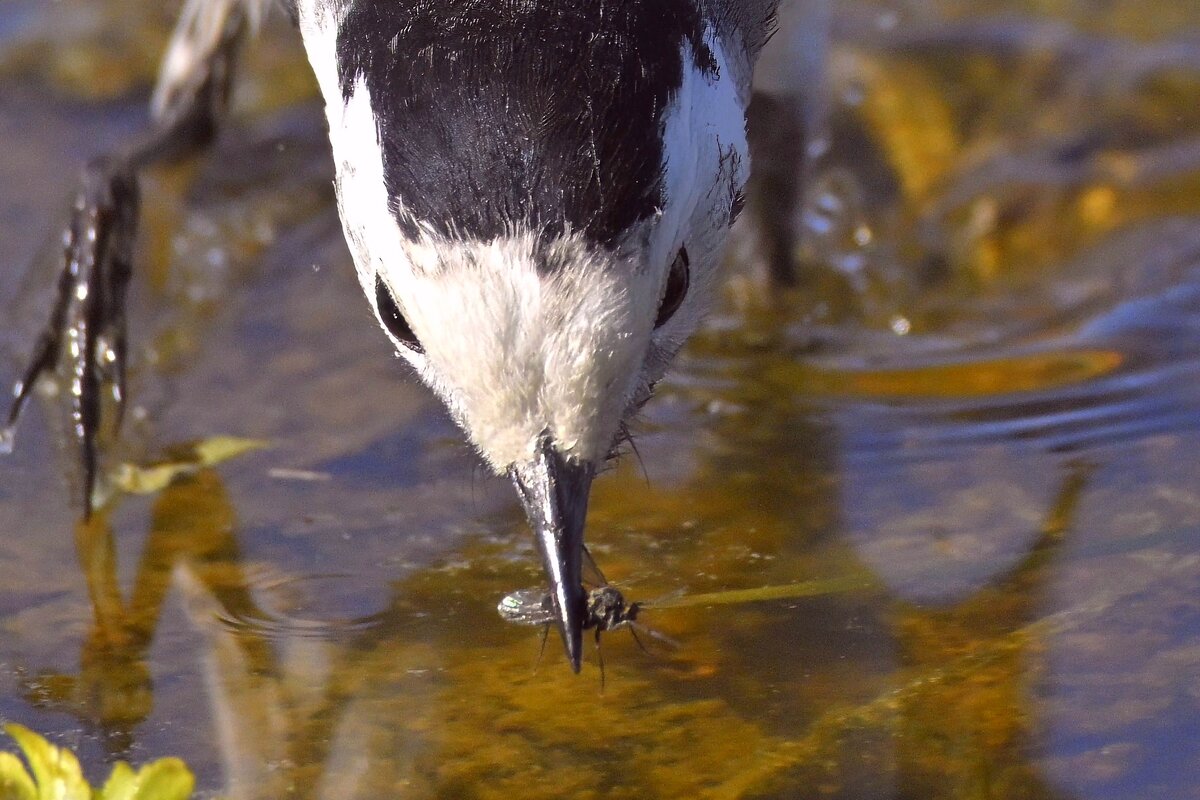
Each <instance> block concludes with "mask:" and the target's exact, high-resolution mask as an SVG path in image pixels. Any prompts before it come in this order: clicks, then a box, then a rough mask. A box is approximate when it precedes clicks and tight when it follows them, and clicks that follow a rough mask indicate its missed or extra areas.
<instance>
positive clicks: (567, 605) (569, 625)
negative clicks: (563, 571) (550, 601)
mask: <svg viewBox="0 0 1200 800" xmlns="http://www.w3.org/2000/svg"><path fill="white" fill-rule="evenodd" d="M555 588H556V589H558V590H559V593H558V597H559V598H560V603H561V605H560V611H559V632H560V633H561V634H562V640H563V647H565V648H566V651H567V661H569V662H571V671H572V672H574V673H575V674H576V675H578V674H579V668H580V665H581V664H582V663H583V612H584V605H585V604H586V602H587V598H586V596H585V595H584V592H583V587H582V586H580V585H579V584H578V583H576V584H574V585H573V586H562V587H555Z"/></svg>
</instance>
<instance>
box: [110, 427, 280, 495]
mask: <svg viewBox="0 0 1200 800" xmlns="http://www.w3.org/2000/svg"><path fill="white" fill-rule="evenodd" d="M269 446H270V443H269V442H266V441H264V440H262V439H246V438H242V437H240V436H211V437H209V438H208V439H202V440H201V441H198V442H195V443H193V444H190V445H188V446H187V447H186V449H181V452H180V453H179V454H178V456H177V457H175V458H172V459H170V460H167V461H163V462H160V463H157V464H150V465H147V466H137V465H136V464H122V465H120V466H119V467H118V468H117V470H116V472H115V473H114V475H113V479H112V480H113V483H114V484H115V485H116V486H118V487H119V488H120V489H121V490H122V491H124V492H128V493H130V494H153V493H155V492H158V491H161V490H162V489H165V488H166V487H167V485H168V484H170V483H171V482H172V481H174V480H175V479H176V478H180V477H183V476H185V475H192V474H195V473H196V472H197V471H198V470H200V469H202V468H204V467H212V466H215V465H217V464H220V463H221V462H222V461H228V460H229V459H231V458H236V457H237V456H240V455H243V454H245V453H249V452H251V451H254V450H262V449H263V448H266V447H269Z"/></svg>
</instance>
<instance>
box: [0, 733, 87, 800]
mask: <svg viewBox="0 0 1200 800" xmlns="http://www.w3.org/2000/svg"><path fill="white" fill-rule="evenodd" d="M4 730H5V731H7V732H8V735H9V736H11V737H12V738H14V739H16V741H17V745H18V746H19V747H20V748H21V752H23V753H24V754H25V759H26V760H27V761H28V762H29V767H30V769H32V770H33V777H34V780H35V781H36V782H37V794H36V795H35V796H36V797H37V800H91V798H92V788H91V787H90V786H88V784H87V781H85V780H84V779H83V770H81V769H80V768H79V760H78V759H77V758H75V756H74V754H73V753H71V751H70V750H64V749H61V748H58V747H55V746H54V745H52V744H50V743H49V742H47V741H46V740H45V739H43V738H42V737H41V736H38V735H37V734H36V733H34V732H33V731H31V730H29V729H28V728H26V727H24V726H22V725H16V724H10V725H5V726H4Z"/></svg>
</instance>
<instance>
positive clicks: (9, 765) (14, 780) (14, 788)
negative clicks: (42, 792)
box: [0, 753, 37, 800]
mask: <svg viewBox="0 0 1200 800" xmlns="http://www.w3.org/2000/svg"><path fill="white" fill-rule="evenodd" d="M0 800H37V787H35V786H34V785H33V778H31V777H29V773H28V772H26V771H25V765H24V764H22V763H21V759H19V758H17V757H16V756H14V755H13V754H12V753H0Z"/></svg>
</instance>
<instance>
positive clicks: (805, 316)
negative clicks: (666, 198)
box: [0, 0, 1200, 800]
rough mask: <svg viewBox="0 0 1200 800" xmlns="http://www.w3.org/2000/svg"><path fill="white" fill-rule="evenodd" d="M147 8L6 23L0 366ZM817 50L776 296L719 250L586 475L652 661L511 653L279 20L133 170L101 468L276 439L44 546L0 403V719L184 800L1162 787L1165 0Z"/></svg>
mask: <svg viewBox="0 0 1200 800" xmlns="http://www.w3.org/2000/svg"><path fill="white" fill-rule="evenodd" d="M964 8H966V9H970V12H971V13H965V12H964ZM809 13H810V14H812V16H811V17H810V19H819V18H820V17H821V15H820V14H819V13H816V12H813V11H811V10H810V12H809ZM169 18H170V9H166V10H162V9H159V8H158V7H157V5H154V4H144V3H141V2H134V1H133V0H120V2H116V1H115V0H114V2H111V3H107V4H103V5H100V4H95V3H82V2H69V3H56V4H53V5H52V6H51V5H48V4H40V3H25V2H14V3H11V4H9V5H6V6H4V7H3V8H0V143H3V147H4V151H3V156H2V157H0V262H2V263H3V264H4V274H5V275H6V276H9V277H8V278H7V279H6V280H4V281H3V282H2V283H0V301H2V302H3V303H4V304H5V305H4V308H5V309H6V311H5V314H6V316H5V318H4V319H3V321H2V322H3V324H0V345H3V348H4V355H5V360H4V361H3V362H2V364H3V368H2V369H0V378H2V379H3V380H4V381H5V382H6V383H7V382H8V381H9V380H11V379H12V376H13V375H15V372H16V369H17V367H18V364H19V360H20V358H21V356H22V355H23V354H24V353H25V351H26V350H27V348H28V346H29V343H30V342H31V341H32V338H31V336H32V333H33V332H34V331H35V330H36V326H37V324H38V322H40V320H41V318H42V316H43V315H44V313H45V309H46V302H47V297H46V295H47V292H46V290H47V289H48V288H49V286H50V282H51V272H50V269H51V266H50V265H49V264H48V263H47V262H46V261H45V259H44V258H43V259H41V260H35V258H34V257H35V254H36V253H39V252H41V253H46V252H52V251H53V245H52V244H51V245H50V246H49V247H48V248H47V247H46V246H45V245H46V243H47V242H51V243H52V242H53V240H54V230H53V229H54V224H55V223H56V220H59V219H61V217H62V213H63V210H64V209H65V207H66V203H67V199H66V198H67V195H68V194H69V192H70V191H71V188H72V185H73V180H74V176H75V170H76V169H77V165H79V164H80V163H82V161H83V160H84V159H85V157H86V156H88V155H89V154H93V153H96V152H101V151H103V150H104V149H105V148H106V147H109V146H111V145H112V144H113V143H114V142H117V141H119V140H120V138H121V137H122V136H123V135H127V134H128V133H129V132H131V131H133V130H136V129H137V127H138V125H139V124H141V122H142V110H141V109H142V107H143V104H144V101H145V97H146V91H147V85H148V81H149V80H150V76H151V74H152V70H153V66H154V60H155V58H156V53H157V52H158V49H159V48H160V47H161V45H162V41H163V37H164V36H165V32H166V30H167V29H168V27H167V26H168V25H169ZM831 23H832V29H833V39H832V42H831V45H830V48H829V51H828V54H827V56H828V57H827V59H825V61H826V65H827V72H826V74H825V76H824V78H823V80H824V82H825V85H826V86H827V87H828V93H827V96H826V101H825V103H824V106H823V107H822V105H821V104H816V106H815V107H810V110H809V112H808V113H809V114H810V115H811V116H812V118H813V119H816V120H817V121H818V123H819V124H818V125H817V126H816V128H815V130H817V131H818V132H819V133H820V135H819V136H818V137H817V138H818V139H819V140H821V141H824V142H825V143H826V145H827V146H824V147H811V148H810V151H811V152H812V153H813V154H817V156H818V157H817V158H815V160H813V161H811V162H810V164H809V166H808V168H807V174H808V186H809V190H808V198H807V201H806V202H805V203H804V204H803V206H802V207H799V208H797V209H796V211H795V213H794V215H793V219H792V222H793V223H794V225H795V227H796V229H798V230H801V231H803V234H804V235H803V236H802V237H801V238H800V240H799V241H797V242H796V243H795V244H794V247H795V252H794V253H793V256H794V257H795V258H796V259H797V260H798V261H799V262H802V263H803V264H804V267H805V269H804V273H803V279H802V281H801V284H800V286H799V287H798V288H797V289H796V290H794V291H792V292H788V293H772V292H769V291H766V290H764V288H763V284H762V283H761V281H759V280H758V279H757V278H756V277H755V276H754V273H755V272H756V267H757V266H758V264H757V263H756V259H757V258H758V257H757V256H756V255H755V253H757V252H759V251H760V250H761V248H758V247H757V246H756V244H755V241H756V238H755V236H754V235H753V233H752V231H751V230H750V229H749V228H748V227H747V228H746V229H744V230H743V231H742V232H741V236H740V237H739V241H738V244H737V246H736V247H735V251H734V257H733V258H732V260H731V261H732V263H731V283H730V290H729V292H728V296H727V300H726V303H725V305H724V306H723V308H722V309H721V310H720V311H719V312H718V313H717V314H715V315H714V316H713V317H712V319H711V320H710V321H709V323H708V325H707V327H706V328H705V330H703V331H702V332H701V334H700V335H699V336H698V337H697V338H696V340H695V341H694V342H693V344H692V346H691V347H690V348H689V349H688V351H687V352H686V353H685V354H684V355H683V356H682V357H681V360H680V363H679V365H678V369H677V370H676V371H675V372H674V373H673V376H672V378H671V379H670V380H668V381H666V382H664V384H663V386H662V387H661V389H660V392H659V396H658V398H657V399H656V400H655V401H654V402H652V403H651V404H650V405H649V406H648V407H647V412H646V415H645V418H644V419H643V420H642V422H641V423H640V424H639V426H638V436H637V442H638V451H639V453H640V458H637V457H633V456H629V457H626V458H625V459H624V460H623V461H622V462H621V464H620V466H619V467H618V468H617V469H615V470H614V471H613V472H611V473H609V474H607V475H605V476H604V477H602V478H601V479H600V480H599V481H598V482H597V485H596V487H595V492H594V497H593V501H592V508H591V515H590V518H589V534H588V536H589V541H590V542H592V544H593V552H594V554H595V556H596V559H597V561H598V562H599V563H600V565H601V566H602V567H603V568H604V570H605V571H606V573H607V574H608V577H609V579H610V580H612V581H613V582H614V583H616V584H617V585H619V586H620V587H621V588H622V590H623V591H624V593H625V595H626V596H627V597H628V598H630V599H638V600H652V599H654V598H662V597H665V598H669V599H668V600H667V601H666V602H664V603H663V606H670V607H660V608H653V607H649V608H647V609H646V610H644V611H643V612H642V615H641V616H640V618H639V619H640V621H642V622H644V623H645V624H647V625H649V626H650V627H652V628H654V629H656V630H658V631H661V632H662V633H663V634H665V635H667V636H669V637H670V638H671V639H674V640H676V641H677V642H678V643H679V646H678V647H676V648H670V647H667V646H665V645H663V644H661V643H660V642H658V641H657V640H654V639H650V640H648V641H647V642H646V645H647V652H643V651H642V650H640V649H639V648H638V646H637V644H636V643H635V642H634V640H633V638H632V637H631V636H630V635H628V634H627V632H625V631H615V632H612V633H611V634H608V635H606V636H605V637H604V638H603V640H602V642H603V652H604V660H605V677H604V686H603V691H601V679H600V674H599V670H598V669H597V667H596V664H597V659H596V657H595V653H594V652H593V653H589V663H588V664H587V665H586V666H585V669H584V672H583V674H582V675H580V676H578V677H575V676H572V675H571V674H570V672H569V670H568V669H567V667H566V665H565V664H564V663H563V659H562V657H561V653H560V649H559V648H558V647H557V645H556V643H555V642H554V641H553V640H552V641H551V642H550V643H549V646H548V647H547V649H546V652H545V654H544V656H542V657H541V660H540V664H538V661H539V646H540V643H539V635H538V632H537V631H536V630H534V629H530V628H522V627H517V626H509V625H505V624H504V623H503V622H502V621H501V620H500V618H499V617H498V615H497V614H496V611H495V606H496V602H497V601H498V600H499V599H500V598H501V597H502V596H504V595H505V594H506V593H507V592H509V591H512V590H514V589H520V588H524V587H528V586H535V585H537V583H538V582H539V580H540V575H539V571H538V567H537V559H536V558H535V556H534V554H533V549H532V543H531V541H530V538H529V535H528V532H527V530H526V528H525V524H524V522H523V520H522V519H521V516H520V512H519V510H518V509H517V508H516V503H515V502H514V500H515V498H514V497H513V496H512V492H511V489H510V488H509V487H508V486H507V485H506V484H505V483H504V482H503V481H501V480H497V479H495V478H492V477H489V476H488V475H487V472H486V470H484V469H482V468H481V467H480V466H479V465H478V464H477V463H476V461H475V459H474V457H473V456H472V454H471V453H470V451H469V450H468V449H467V447H466V446H465V445H464V444H463V442H462V440H461V438H460V436H459V435H458V433H457V432H456V431H455V429H454V428H453V426H452V425H451V424H450V423H449V422H448V420H447V419H446V418H445V416H444V415H443V413H442V412H441V410H440V409H439V407H438V406H437V404H436V403H435V402H434V401H433V400H432V399H431V398H430V397H429V395H428V394H427V393H425V392H424V391H423V390H421V389H420V388H418V387H417V385H416V384H415V382H414V381H412V380H411V379H409V378H408V377H407V376H406V375H405V371H404V369H402V368H401V365H400V363H399V362H398V361H397V360H396V359H395V358H393V357H392V356H391V354H390V353H389V350H388V346H387V344H386V342H385V339H384V337H383V336H382V335H381V334H380V333H379V332H378V331H377V330H375V323H374V321H373V319H372V318H371V315H370V313H369V310H368V307H367V305H366V303H365V302H364V301H363V300H362V298H361V297H360V296H359V290H358V287H357V285H356V283H355V279H354V276H353V274H352V273H353V270H352V268H351V266H350V262H349V257H348V255H347V253H346V250H345V245H344V244H343V242H342V239H341V234H340V229H339V226H338V223H337V219H336V216H335V213H334V211H333V208H332V197H331V190H330V188H329V179H330V173H331V170H330V165H329V162H328V155H327V152H326V144H325V142H324V141H323V137H324V133H323V129H322V124H323V123H322V121H321V117H320V113H319V110H318V109H317V108H316V107H315V106H314V105H313V103H312V99H311V93H312V89H311V85H310V83H309V82H308V78H306V77H305V74H304V71H303V67H302V65H301V66H298V62H297V60H296V59H297V58H298V51H297V49H296V47H295V42H294V37H293V36H292V35H291V33H290V32H289V31H288V29H287V27H286V25H284V24H282V23H278V21H277V24H276V25H274V26H272V28H271V30H269V31H268V33H267V34H266V38H265V44H264V47H263V48H261V49H260V51H259V54H258V55H257V56H256V57H255V58H254V59H252V62H253V63H251V64H250V65H249V66H250V71H249V72H248V74H247V80H246V82H245V83H244V84H243V89H242V94H241V101H240V103H239V111H238V112H237V113H236V115H235V119H234V120H233V122H232V123H231V125H230V127H229V129H228V132H227V135H226V136H224V137H223V138H222V139H221V141H220V143H219V144H218V146H217V150H216V155H215V157H213V158H208V159H201V160H200V161H198V162H197V166H195V167H194V168H179V169H172V170H160V171H155V172H153V173H152V174H150V175H148V176H147V178H146V180H145V181H144V187H143V188H144V192H145V195H146V214H145V224H144V233H143V237H142V240H143V247H142V258H141V267H142V278H141V279H140V280H139V281H136V282H135V286H134V290H133V291H134V305H135V308H136V313H135V314H134V319H133V325H134V336H135V339H136V342H137V350H138V357H137V360H136V363H135V374H134V376H133V378H134V381H133V382H134V386H133V388H134V392H135V401H136V404H137V408H136V409H135V413H134V414H133V415H132V417H131V419H130V421H129V424H128V426H127V430H126V435H125V437H124V438H123V439H122V441H121V442H119V443H113V444H111V445H110V448H109V461H110V462H111V463H113V464H116V463H118V462H124V461H132V462H137V463H145V462H150V461H153V460H155V459H157V458H160V457H161V456H163V455H164V454H165V453H167V452H168V451H169V450H170V449H171V448H172V447H174V446H176V445H179V444H180V443H183V442H187V441H190V440H197V439H206V438H209V437H213V436H216V435H221V434H228V435H235V436H240V437H249V438H255V439H264V440H267V441H268V442H269V443H270V447H269V448H267V449H262V450H254V451H252V452H249V453H246V454H244V455H241V456H238V457H236V458H234V459H231V460H229V461H228V462H225V463H222V464H221V465H219V466H218V467H216V468H215V469H206V470H202V471H200V472H198V473H196V474H194V475H192V476H191V477H183V478H181V479H178V480H177V481H175V482H174V483H172V484H171V485H169V486H168V487H166V488H164V489H161V490H160V491H157V492H155V493H153V494H150V495H145V496H142V495H120V496H118V497H117V498H116V499H115V500H114V501H113V502H112V503H111V505H110V507H109V510H107V511H106V512H104V513H102V514H100V515H98V516H97V517H96V518H95V519H94V520H93V522H92V523H91V524H89V525H80V524H77V522H76V518H77V509H76V508H75V507H73V506H72V505H71V501H72V500H73V499H74V498H76V497H77V496H78V495H77V491H76V489H77V484H76V482H77V480H78V478H77V476H76V475H75V472H74V469H73V465H72V461H73V459H72V452H71V450H70V449H68V448H66V447H65V446H64V445H63V444H62V437H61V430H62V425H63V420H62V418H61V414H60V413H59V411H58V410H57V406H56V405H55V404H54V403H53V402H50V401H46V402H43V403H40V404H35V405H34V406H33V407H32V409H31V413H30V414H29V415H28V416H27V418H26V419H25V420H24V421H23V424H22V426H21V428H20V430H19V432H18V438H17V442H16V450H15V452H14V453H13V454H12V455H9V456H6V457H4V458H3V459H0V530H2V531H3V536H0V718H3V719H4V720H11V721H18V722H21V723H23V724H26V725H28V726H30V727H32V728H34V729H36V730H39V731H42V732H45V733H46V734H48V735H49V736H50V737H51V738H52V739H53V740H54V741H55V742H57V743H60V744H65V745H68V746H70V747H72V748H75V749H76V750H77V751H78V752H80V754H81V756H82V758H83V759H84V763H85V767H86V768H87V769H88V771H89V774H90V775H92V776H93V777H94V778H96V779H99V777H100V775H101V773H102V772H103V771H104V767H103V765H104V764H105V763H106V762H108V761H111V760H113V759H115V758H119V757H120V758H127V759H131V760H133V761H137V762H140V761H145V760H148V759H150V758H151V757H155V756H159V755H178V756H181V757H183V758H185V759H186V760H187V761H188V763H189V764H190V765H191V766H192V767H193V768H194V769H195V770H196V772H197V774H198V776H199V780H200V787H201V789H202V795H203V796H205V797H215V796H222V797H232V798H282V797H303V798H309V797H311V798H339V799H340V798H359V797H362V798H366V797H371V798H376V797H521V798H526V797H528V798H539V797H545V798H553V797H629V798H642V797H670V798H677V797H834V798H847V799H848V800H849V799H851V798H853V799H858V798H864V799H867V800H874V799H875V798H1016V797H1021V798H1063V800H1066V799H1067V798H1079V799H1080V800H1083V799H1085V798H1086V799H1087V800H1093V799H1095V800H1100V799H1101V798H1112V799H1113V800H1117V799H1118V798H1119V799H1121V800H1126V799H1127V798H1163V799H1164V800H1166V799H1168V798H1169V799H1171V800H1175V799H1176V798H1200V677H1198V676H1200V13H1197V10H1196V7H1195V6H1194V4H1191V3H1185V2H1173V3H1159V4H1154V5H1153V6H1147V5H1146V4H1142V3H1133V2H1128V3H1126V2H1117V3H1108V4H1103V7H1102V8H1093V7H1092V6H1091V5H1089V4H1078V3H1077V4H1071V3H1032V2H1030V3H1025V4H1020V3H1007V4H1005V3H999V2H996V3H987V4H980V3H976V4H958V3H953V2H944V3H932V2H930V3H904V4H895V5H894V4H887V5H884V4H878V5H876V6H873V5H870V4H866V3H839V4H837V10H836V12H835V13H834V14H833V15H832V19H831ZM805 36H807V37H808V38H805V37H804V36H800V34H797V33H796V32H795V31H794V30H791V31H789V30H787V29H785V32H784V33H783V34H781V36H780V37H779V38H778V39H777V40H776V46H777V47H782V48H786V46H787V45H788V44H789V42H793V41H804V42H806V43H811V32H810V33H808V34H805ZM789 37H800V38H789ZM801 49H803V48H801ZM805 52H808V51H807V50H806V51H805ZM811 60H812V59H809V61H810V62H811ZM797 63H798V62H795V61H792V62H789V61H788V60H787V59H786V58H783V57H780V58H776V59H775V60H774V61H772V62H771V64H770V65H769V68H770V69H771V70H772V74H770V75H767V76H764V77H765V79H766V82H767V83H768V84H770V85H771V86H772V88H773V89H775V90H779V89H780V87H782V91H785V92H786V91H787V87H788V86H789V83H788V81H789V75H791V73H789V71H788V70H796V71H800V72H804V71H805V70H811V69H812V64H811V63H808V62H804V63H800V65H799V66H797ZM789 65H790V66H789ZM804 74H805V75H808V77H809V78H811V77H812V76H811V74H810V73H809V72H804ZM295 76H299V77H295ZM790 79H791V80H793V81H794V80H795V76H794V75H792V77H791V78H790ZM796 157H797V153H795V152H789V151H787V150H786V148H785V149H784V150H782V151H780V152H776V153H774V154H773V156H771V157H770V158H773V159H774V161H773V163H774V164H775V165H776V166H777V167H778V166H779V165H780V164H783V165H784V167H787V165H789V164H794V163H795V158H796ZM797 168H798V167H797ZM775 199H776V198H765V199H763V198H759V199H758V200H757V203H752V204H751V211H750V212H747V217H750V216H751V215H752V214H753V213H755V205H756V204H757V206H758V211H759V212H761V210H762V208H764V207H766V206H769V205H770V204H771V203H773V202H775ZM30 263H34V264H35V266H34V267H33V268H28V267H27V265H28V264H30ZM808 581H824V582H825V583H821V584H819V585H820V586H823V587H825V588H824V589H822V590H820V591H817V592H815V593H814V592H801V591H799V590H798V591H797V592H796V594H797V596H794V597H785V598H784V599H770V600H762V601H758V602H754V601H750V600H746V599H745V598H744V596H743V595H728V596H727V598H728V599H730V600H737V601H738V602H729V603H719V602H718V600H717V599H713V600H711V601H710V602H708V603H703V604H689V603H688V600H687V598H688V597H689V596H691V595H696V594H699V593H713V592H722V591H726V590H744V589H758V588H762V587H777V586H784V585H789V584H801V585H807V586H810V587H811V586H814V585H818V584H811V583H810V584H805V583H804V582H808ZM784 593H785V594H786V592H784ZM776 594H778V593H776ZM800 595H803V596H800ZM535 665H537V666H536V669H535Z"/></svg>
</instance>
